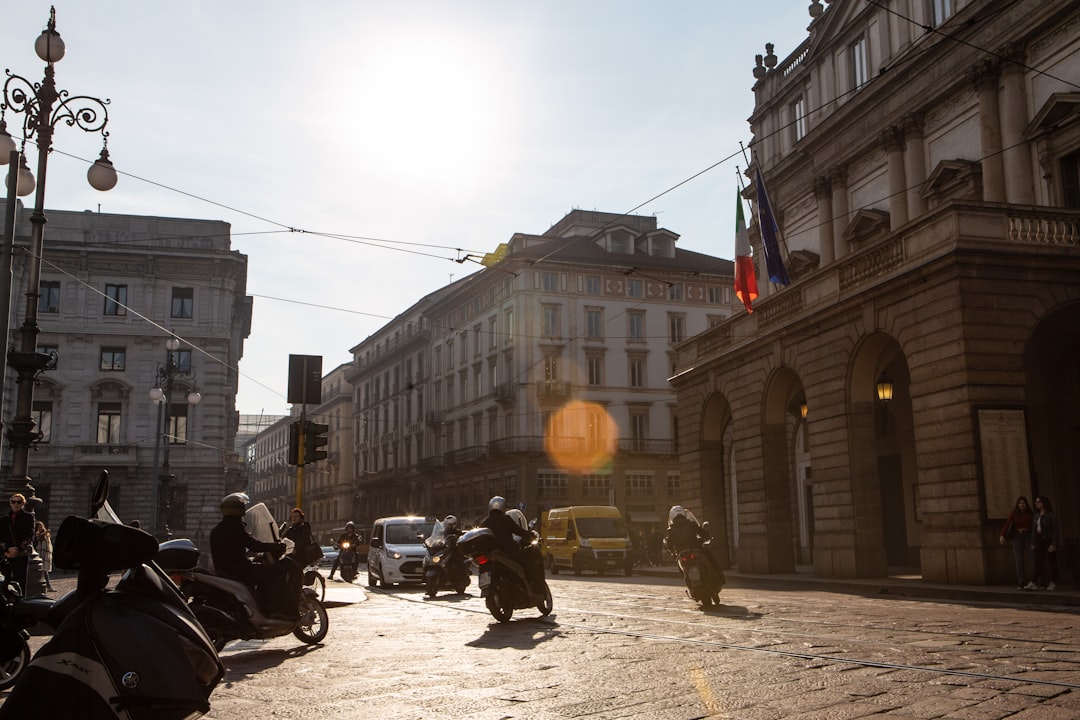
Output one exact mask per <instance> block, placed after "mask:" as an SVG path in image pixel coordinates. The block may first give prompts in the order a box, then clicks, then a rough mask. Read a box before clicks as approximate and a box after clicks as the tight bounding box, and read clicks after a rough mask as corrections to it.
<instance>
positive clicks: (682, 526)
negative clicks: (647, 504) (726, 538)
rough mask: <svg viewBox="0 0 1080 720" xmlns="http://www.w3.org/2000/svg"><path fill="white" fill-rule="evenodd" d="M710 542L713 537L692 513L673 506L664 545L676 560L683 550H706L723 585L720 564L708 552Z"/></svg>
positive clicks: (706, 555) (680, 506) (714, 571)
mask: <svg viewBox="0 0 1080 720" xmlns="http://www.w3.org/2000/svg"><path fill="white" fill-rule="evenodd" d="M709 540H712V535H710V534H709V531H708V529H707V528H705V527H702V526H701V525H698V522H697V518H696V517H694V514H693V513H692V512H690V511H689V510H687V509H686V508H684V507H683V506H682V505H673V506H672V508H671V510H669V511H668V529H667V536H666V537H665V538H664V544H665V545H667V548H668V550H670V551H671V552H672V554H673V555H675V557H676V558H677V557H678V556H679V553H681V552H682V551H683V550H689V549H692V548H701V549H704V550H705V551H706V552H705V553H703V554H704V556H705V557H706V558H708V562H709V564H710V565H711V566H712V570H713V573H714V574H715V576H716V577H717V578H719V579H720V582H721V583H723V581H724V580H723V578H724V574H723V572H721V570H720V566H719V564H717V562H716V559H715V558H714V557H713V556H712V553H711V552H709V551H708V548H707V546H706V544H705V543H707V542H708V541H709Z"/></svg>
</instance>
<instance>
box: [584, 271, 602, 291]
mask: <svg viewBox="0 0 1080 720" xmlns="http://www.w3.org/2000/svg"><path fill="white" fill-rule="evenodd" d="M600 287H601V286H600V276H598V275H587V276H585V294H586V295H599V294H600V293H601V289H600Z"/></svg>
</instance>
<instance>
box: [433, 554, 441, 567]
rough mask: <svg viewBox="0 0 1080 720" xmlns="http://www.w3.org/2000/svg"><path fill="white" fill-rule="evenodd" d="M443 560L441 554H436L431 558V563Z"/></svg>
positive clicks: (436, 563)
mask: <svg viewBox="0 0 1080 720" xmlns="http://www.w3.org/2000/svg"><path fill="white" fill-rule="evenodd" d="M441 562H442V556H440V555H435V556H433V557H432V558H431V564H432V565H438V564H439V563H441Z"/></svg>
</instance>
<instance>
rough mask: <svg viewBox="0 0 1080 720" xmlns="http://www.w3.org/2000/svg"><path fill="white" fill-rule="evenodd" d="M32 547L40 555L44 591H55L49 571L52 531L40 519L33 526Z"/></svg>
mask: <svg viewBox="0 0 1080 720" xmlns="http://www.w3.org/2000/svg"><path fill="white" fill-rule="evenodd" d="M34 549H35V550H37V554H38V555H40V556H41V573H42V575H44V576H45V592H55V591H54V590H53V586H52V580H50V579H49V573H51V572H52V533H50V532H49V528H47V527H45V523H43V522H41V521H40V520H38V521H37V524H36V525H35V526H34Z"/></svg>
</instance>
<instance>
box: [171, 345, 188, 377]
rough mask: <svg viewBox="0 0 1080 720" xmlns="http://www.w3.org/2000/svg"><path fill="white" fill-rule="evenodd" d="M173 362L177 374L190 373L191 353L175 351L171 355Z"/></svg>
mask: <svg viewBox="0 0 1080 720" xmlns="http://www.w3.org/2000/svg"><path fill="white" fill-rule="evenodd" d="M173 362H175V363H176V369H177V371H178V372H191V351H190V350H177V351H176V352H174V353H173Z"/></svg>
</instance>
